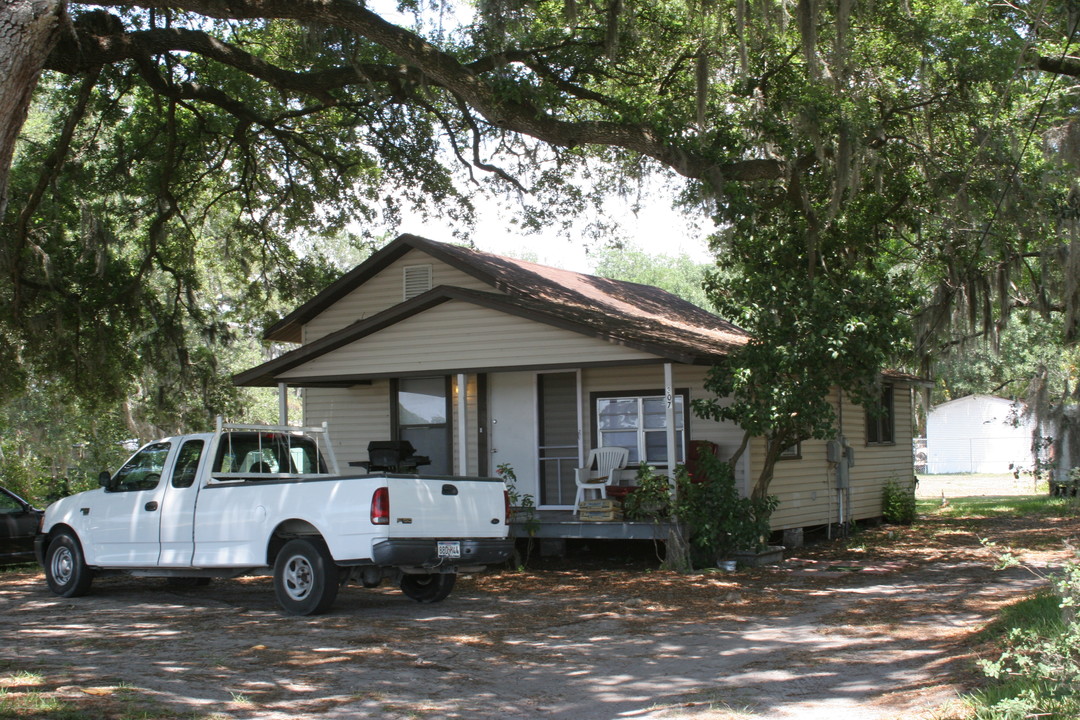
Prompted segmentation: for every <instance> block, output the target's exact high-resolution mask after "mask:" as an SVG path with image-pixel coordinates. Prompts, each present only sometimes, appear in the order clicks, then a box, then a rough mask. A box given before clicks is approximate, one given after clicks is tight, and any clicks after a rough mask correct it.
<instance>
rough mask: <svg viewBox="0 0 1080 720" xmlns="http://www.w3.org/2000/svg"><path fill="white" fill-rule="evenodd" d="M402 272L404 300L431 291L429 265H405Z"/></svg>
mask: <svg viewBox="0 0 1080 720" xmlns="http://www.w3.org/2000/svg"><path fill="white" fill-rule="evenodd" d="M404 270H405V274H404V280H405V283H404V284H405V298H404V299H405V300H409V299H410V298H414V297H416V296H417V295H422V294H424V293H426V292H427V291H428V290H430V289H431V266H430V265H406V266H405V268H404Z"/></svg>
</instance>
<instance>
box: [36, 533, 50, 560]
mask: <svg viewBox="0 0 1080 720" xmlns="http://www.w3.org/2000/svg"><path fill="white" fill-rule="evenodd" d="M48 540H49V536H48V535H41V534H38V535H36V536H34V559H35V560H37V564H38V565H40V566H41V567H45V550H46V549H47V548H46V545H45V543H46V542H47V541H48Z"/></svg>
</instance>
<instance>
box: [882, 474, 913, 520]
mask: <svg viewBox="0 0 1080 720" xmlns="http://www.w3.org/2000/svg"><path fill="white" fill-rule="evenodd" d="M915 482H916V481H915V480H914V479H912V482H911V483H901V482H899V481H898V480H890V481H889V482H887V483H885V487H884V488H882V491H881V517H882V518H884V519H885V522H887V523H892V524H893V525H911V524H912V523H913V522H915Z"/></svg>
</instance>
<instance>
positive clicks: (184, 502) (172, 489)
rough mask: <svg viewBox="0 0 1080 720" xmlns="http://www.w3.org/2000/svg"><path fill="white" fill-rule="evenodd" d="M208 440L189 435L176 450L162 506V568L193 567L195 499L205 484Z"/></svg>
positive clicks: (160, 559)
mask: <svg viewBox="0 0 1080 720" xmlns="http://www.w3.org/2000/svg"><path fill="white" fill-rule="evenodd" d="M206 444H207V441H206V440H205V439H203V438H189V439H187V440H185V441H184V443H183V444H182V445H181V446H180V449H179V450H178V451H177V453H176V462H175V463H173V467H172V472H171V473H170V477H169V481H168V485H167V487H166V488H165V499H164V501H163V503H162V506H161V511H160V513H159V514H160V518H159V521H160V523H161V534H160V537H161V556H160V557H159V559H158V565H159V566H161V567H190V566H191V561H192V556H193V555H194V553H195V500H196V498H197V497H198V495H199V488H200V487H201V486H202V482H201V481H202V478H203V473H204V471H203V470H202V467H203V465H205V464H206V463H207V462H208V460H207V457H206V456H207V454H208V453H206V452H205V449H206Z"/></svg>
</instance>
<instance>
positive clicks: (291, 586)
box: [282, 555, 315, 600]
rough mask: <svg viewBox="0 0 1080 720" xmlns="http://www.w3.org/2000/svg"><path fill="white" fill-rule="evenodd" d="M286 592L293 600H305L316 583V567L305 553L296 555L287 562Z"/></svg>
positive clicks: (285, 575) (285, 574) (284, 583)
mask: <svg viewBox="0 0 1080 720" xmlns="http://www.w3.org/2000/svg"><path fill="white" fill-rule="evenodd" d="M283 580H284V582H283V583H282V584H283V585H284V590H285V594H286V595H288V596H289V598H290V599H292V600H303V599H304V598H306V597H307V596H308V595H310V594H311V589H312V588H313V587H314V585H315V569H314V568H313V567H312V566H311V563H310V562H309V561H308V559H307V558H306V557H304V556H303V555H294V556H293V557H291V558H289V561H288V562H287V563H285V573H284V578H283Z"/></svg>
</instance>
